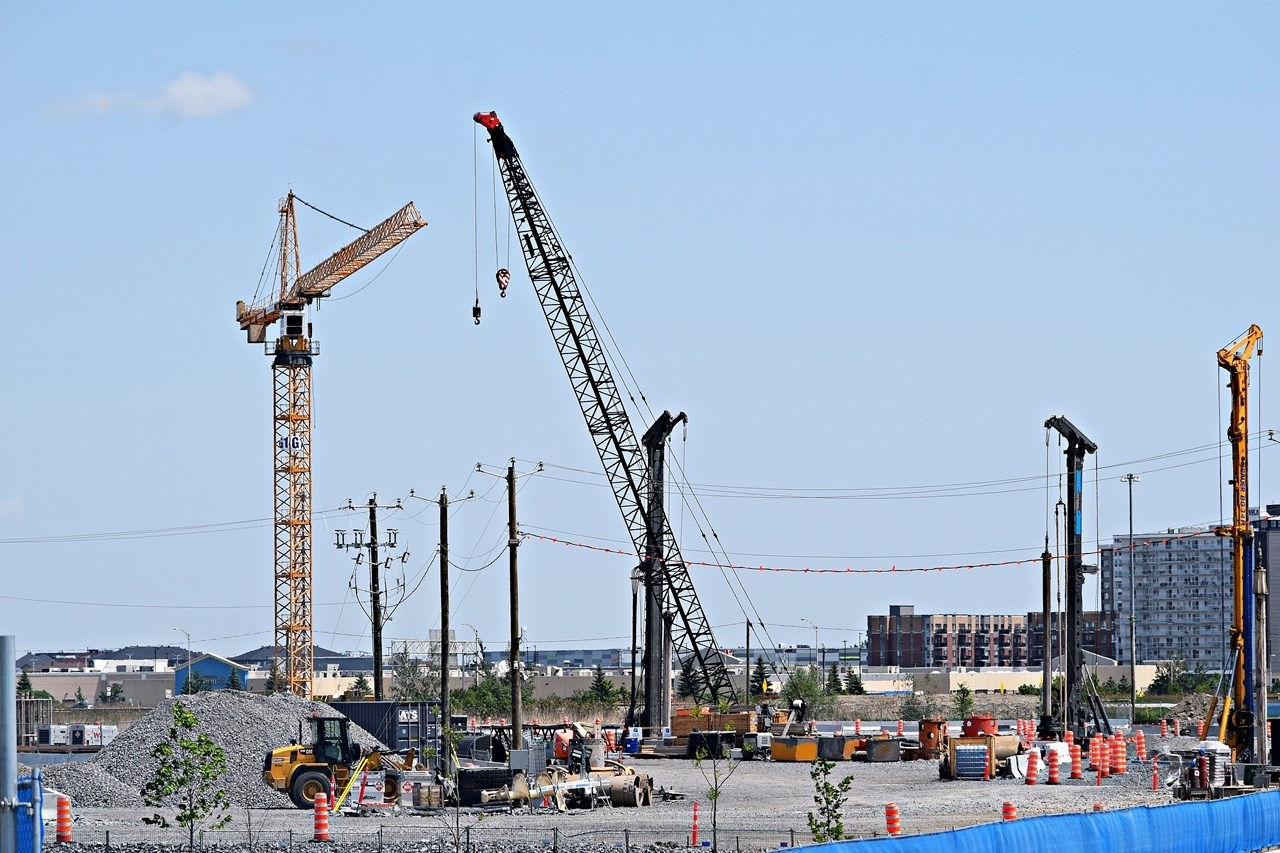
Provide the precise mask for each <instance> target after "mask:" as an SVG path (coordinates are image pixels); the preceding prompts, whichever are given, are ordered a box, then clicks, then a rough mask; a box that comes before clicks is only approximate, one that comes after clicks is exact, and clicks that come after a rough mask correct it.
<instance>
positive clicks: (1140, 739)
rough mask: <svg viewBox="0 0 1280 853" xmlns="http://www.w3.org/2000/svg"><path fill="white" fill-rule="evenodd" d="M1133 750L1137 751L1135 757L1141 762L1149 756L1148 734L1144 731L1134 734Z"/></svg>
mask: <svg viewBox="0 0 1280 853" xmlns="http://www.w3.org/2000/svg"><path fill="white" fill-rule="evenodd" d="M1133 748H1134V749H1135V750H1137V752H1136V754H1135V755H1134V757H1135V758H1137V759H1138V760H1139V761H1141V760H1142V759H1144V758H1146V756H1147V733H1146V732H1144V731H1143V730H1142V729H1138V730H1137V731H1136V732H1134V733H1133Z"/></svg>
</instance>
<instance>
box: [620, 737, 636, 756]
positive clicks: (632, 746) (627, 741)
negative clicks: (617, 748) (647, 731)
mask: <svg viewBox="0 0 1280 853" xmlns="http://www.w3.org/2000/svg"><path fill="white" fill-rule="evenodd" d="M622 751H623V752H625V753H626V754H627V755H639V754H640V738H638V737H628V738H623V739H622Z"/></svg>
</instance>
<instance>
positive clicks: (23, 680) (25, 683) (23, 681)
mask: <svg viewBox="0 0 1280 853" xmlns="http://www.w3.org/2000/svg"><path fill="white" fill-rule="evenodd" d="M33 692H35V688H34V687H32V685H31V676H30V675H28V674H27V671H26V670H25V669H24V670H22V675H20V676H18V695H19V696H25V695H27V694H28V693H33Z"/></svg>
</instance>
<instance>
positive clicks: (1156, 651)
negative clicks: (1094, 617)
mask: <svg viewBox="0 0 1280 853" xmlns="http://www.w3.org/2000/svg"><path fill="white" fill-rule="evenodd" d="M1100 569H1101V574H1100V585H1101V597H1102V608H1103V610H1105V611H1107V612H1108V613H1111V614H1113V618H1114V623H1115V629H1116V630H1115V646H1116V658H1117V660H1118V661H1119V662H1120V663H1126V664H1127V663H1129V662H1130V661H1136V662H1137V663H1157V662H1159V661H1166V660H1172V659H1175V658H1180V659H1181V660H1183V661H1185V662H1186V664H1187V666H1189V667H1191V668H1192V669H1196V668H1204V669H1207V670H1217V669H1221V668H1222V667H1223V666H1224V665H1225V663H1226V660H1227V636H1228V633H1229V631H1230V629H1231V617H1232V583H1231V540H1229V539H1226V538H1224V537H1221V536H1217V535H1215V534H1214V532H1213V529H1212V528H1210V527H1177V528H1170V529H1168V530H1165V531H1163V532H1160V533H1140V534H1135V535H1134V536H1133V539H1132V540H1130V539H1129V534H1127V533H1125V534H1122V535H1119V536H1116V537H1114V540H1113V542H1112V546H1111V547H1110V548H1104V549H1103V552H1102V559H1101V560H1100ZM1131 580H1132V587H1133V594H1132V596H1131V595H1130V581H1131ZM1131 616H1132V617H1133V621H1134V625H1133V633H1134V635H1135V642H1136V649H1131V647H1130V642H1129V633H1130V630H1129V620H1130V617H1131Z"/></svg>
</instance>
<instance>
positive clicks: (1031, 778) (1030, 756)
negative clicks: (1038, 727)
mask: <svg viewBox="0 0 1280 853" xmlns="http://www.w3.org/2000/svg"><path fill="white" fill-rule="evenodd" d="M1039 774H1040V753H1038V752H1036V751H1035V750H1034V749H1033V750H1031V751H1030V752H1028V753H1027V784H1028V785H1034V784H1036V782H1038V781H1039Z"/></svg>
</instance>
